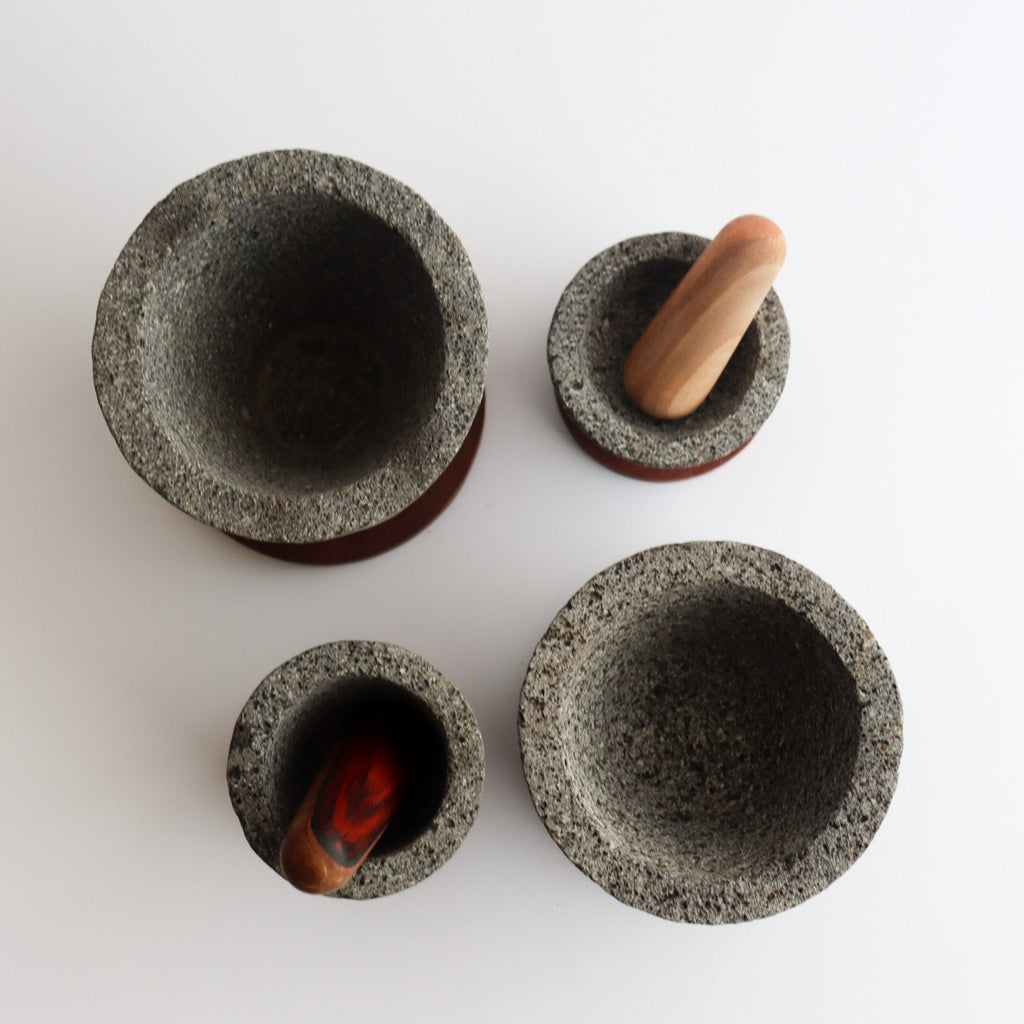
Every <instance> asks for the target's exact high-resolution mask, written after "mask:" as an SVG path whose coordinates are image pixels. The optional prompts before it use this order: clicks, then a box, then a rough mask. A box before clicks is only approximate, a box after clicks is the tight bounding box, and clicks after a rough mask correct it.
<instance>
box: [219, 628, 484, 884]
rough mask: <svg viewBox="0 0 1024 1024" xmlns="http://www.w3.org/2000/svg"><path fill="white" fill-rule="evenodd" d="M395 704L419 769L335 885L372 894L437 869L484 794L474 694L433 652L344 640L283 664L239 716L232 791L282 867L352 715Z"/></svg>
mask: <svg viewBox="0 0 1024 1024" xmlns="http://www.w3.org/2000/svg"><path fill="white" fill-rule="evenodd" d="M367 715H377V716H385V717H386V718H387V719H388V720H389V722H391V723H392V725H393V726H394V728H395V730H396V731H397V733H398V735H399V736H401V738H402V744H403V754H404V755H405V756H406V757H407V758H408V760H409V762H410V764H411V770H410V777H409V778H410V781H409V784H408V786H407V789H406V790H405V791H404V792H403V795H402V798H401V802H400V804H399V806H398V808H397V810H396V811H395V813H394V816H393V817H392V819H391V823H390V825H389V826H388V829H387V831H386V832H385V833H384V835H383V836H382V837H381V839H380V841H379V842H378V843H377V845H376V846H375V847H374V849H373V851H372V852H371V853H370V856H369V858H368V859H367V860H366V861H365V863H364V864H363V866H362V867H361V868H360V869H359V871H358V872H357V873H356V875H355V877H354V878H353V879H352V880H351V882H349V883H348V885H346V886H345V888H344V889H341V890H340V891H338V892H334V893H331V894H330V895H331V896H335V897H340V898H343V899H372V898H374V897H377V896H386V895H388V894H390V893H394V892H398V891H399V890H401V889H406V888H408V887H409V886H411V885H415V884H416V883H417V882H420V881H422V880H423V879H424V878H426V877H427V876H428V875H430V874H432V873H433V872H434V871H436V870H437V868H439V867H440V866H441V865H442V864H443V863H444V862H445V861H446V860H448V858H449V857H451V855H452V854H453V853H454V852H455V850H456V849H457V848H458V846H459V844H460V843H461V842H462V840H463V839H464V838H465V836H466V834H467V833H468V832H469V829H470V826H471V825H472V824H473V821H474V819H475V818H476V813H477V810H478V808H479V805H480V791H481V789H482V787H483V779H484V749H483V740H482V738H481V736H480V730H479V728H478V727H477V723H476V719H475V718H474V716H473V712H472V711H471V710H470V708H469V705H468V704H467V703H466V702H465V700H464V699H463V697H462V695H461V694H460V693H459V692H458V690H456V689H455V687H454V686H453V685H452V684H451V683H450V682H449V681H448V680H447V679H446V678H445V677H444V676H443V675H442V674H441V673H440V672H439V671H438V670H437V669H436V668H434V667H433V666H432V665H430V664H429V663H428V662H426V661H424V659H423V658H421V657H419V656H418V655H416V654H413V653H412V652H410V651H407V650H405V649H403V648H401V647H397V646H395V645H393V644H386V643H373V642H369V641H341V642H338V643H331V644H325V645H324V646H322V647H315V648H313V649H312V650H308V651H306V652H304V653H303V654H300V655H298V656H297V657H295V658H292V659H291V660H290V661H287V662H285V663H284V664H283V665H281V666H280V667H278V668H277V669H275V670H274V671H273V672H271V674H270V675H269V676H267V678H266V679H264V680H263V682H262V683H260V685H259V686H258V687H257V688H256V690H255V691H254V692H253V694H252V696H251V697H250V698H249V700H248V701H247V702H246V704H245V706H244V707H243V708H242V712H241V714H240V715H239V716H238V721H237V723H236V724H235V730H234V734H233V736H232V738H231V748H230V751H229V753H228V767H227V779H228V790H229V792H230V794H231V803H232V806H233V807H234V809H235V813H236V814H237V815H238V819H239V821H240V822H241V824H242V830H243V832H244V833H245V837H246V839H247V840H248V841H249V845H250V846H251V847H252V848H253V850H255V851H256V853H257V854H259V856H260V857H261V858H262V859H263V860H264V861H265V862H266V863H267V864H268V865H270V867H272V868H273V869H274V870H275V871H277V872H278V874H282V872H281V865H280V849H281V842H282V840H283V839H284V836H285V833H286V832H287V830H288V826H289V824H290V822H291V820H292V818H293V816H294V815H295V812H296V809H297V808H298V806H299V804H300V803H301V801H302V798H303V796H304V794H305V793H306V791H307V789H308V788H309V785H310V783H311V781H312V779H313V777H314V775H315V774H316V772H317V769H318V768H319V766H320V765H321V763H322V762H323V760H324V758H325V757H326V755H327V754H328V752H329V751H330V749H331V747H332V746H333V745H334V744H335V743H336V742H337V740H338V738H339V736H340V735H342V734H343V733H344V730H345V728H346V726H347V723H350V722H352V721H358V720H360V719H364V718H365V717H366V716H367Z"/></svg>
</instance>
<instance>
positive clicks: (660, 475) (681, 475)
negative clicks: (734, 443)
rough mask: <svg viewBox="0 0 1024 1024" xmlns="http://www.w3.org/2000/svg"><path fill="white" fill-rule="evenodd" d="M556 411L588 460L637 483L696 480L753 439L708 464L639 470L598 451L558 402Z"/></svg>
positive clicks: (642, 468) (627, 461)
mask: <svg viewBox="0 0 1024 1024" xmlns="http://www.w3.org/2000/svg"><path fill="white" fill-rule="evenodd" d="M557 405H558V411H559V412H560V413H561V414H562V419H563V420H564V421H565V425H566V426H567V427H568V428H569V433H570V434H572V436H573V439H574V440H575V441H576V443H577V444H578V445H579V446H580V447H581V448H582V449H583V450H584V451H585V452H586V453H587V454H588V455H589V456H590V457H591V458H592V459H596V460H597V461H598V462H600V463H601V465H602V466H607V468H608V469H613V470H615V472H616V473H622V474H623V475H624V476H631V477H635V478H636V479H637V480H655V481H661V482H666V481H669V480H685V479H687V478H688V477H691V476H700V475H701V474H702V473H707V472H709V471H710V470H712V469H717V468H718V467H719V466H721V465H722V463H724V462H728V461H729V460H730V459H731V458H732V457H733V456H734V455H738V454H739V453H740V452H741V451H743V449H744V448H746V447H747V445H748V444H750V442H751V441H753V440H754V438H753V437H749V438H747V440H746V441H744V442H743V444H741V445H740V446H739V448H736V449H735V450H733V451H731V452H729V454H728V455H723V456H722V457H721V458H720V459H712V461H711V462H704V463H701V465H699V466H684V467H682V468H681V469H677V468H674V467H672V468H668V469H661V468H657V467H654V466H641V465H638V464H637V463H635V462H630V461H629V460H628V459H624V458H622V456H621V455H614V454H612V452H610V451H608V450H607V449H606V448H602V447H601V446H600V445H599V444H597V443H596V442H595V441H594V440H593V439H592V438H591V437H589V436H588V435H587V434H585V433H584V432H583V431H582V430H580V428H579V427H578V426H577V425H576V422H575V420H573V418H572V416H571V415H570V414H569V411H568V409H566V408H565V406H564V405H562V403H561V402H557Z"/></svg>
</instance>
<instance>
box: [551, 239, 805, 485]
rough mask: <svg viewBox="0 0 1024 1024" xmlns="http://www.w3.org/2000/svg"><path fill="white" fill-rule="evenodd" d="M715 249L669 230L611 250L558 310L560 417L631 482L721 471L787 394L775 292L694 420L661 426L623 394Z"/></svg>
mask: <svg viewBox="0 0 1024 1024" xmlns="http://www.w3.org/2000/svg"><path fill="white" fill-rule="evenodd" d="M708 242H709V239H707V238H700V237H698V236H696V235H685V234H680V233H677V232H669V233H664V234H658V235H641V236H639V237H637V238H630V239H627V240H626V241H624V242H620V243H618V244H617V245H613V246H612V247H611V248H609V249H606V250H605V251H604V252H602V253H599V254H598V255H597V256H595V257H594V258H593V259H592V260H590V262H589V263H587V264H586V265H585V266H584V267H583V268H582V269H581V270H580V272H579V273H578V274H577V275H576V276H575V277H574V278H573V279H572V281H571V282H570V283H569V286H568V287H567V288H566V289H565V291H564V292H563V293H562V297H561V299H560V300H559V302H558V306H557V307H556V309H555V315H554V318H553V319H552V322H551V329H550V331H549V333H548V365H549V368H550V371H551V381H552V383H553V384H554V388H555V395H556V398H557V400H558V407H559V410H560V412H561V413H562V417H563V419H564V420H565V422H566V424H567V426H568V427H569V429H570V431H571V432H572V434H573V436H574V437H575V438H576V440H577V441H578V442H579V443H580V445H581V446H582V447H583V448H584V449H585V450H586V451H587V452H588V453H589V454H590V455H592V456H594V458H596V459H598V461H600V462H602V463H604V464H605V465H608V466H610V467H611V468H613V469H616V470H618V471H619V472H622V473H627V474H628V475H630V476H638V477H641V478H643V479H649V480H676V479H680V478H682V477H686V476H692V475H695V474H696V473H700V472H704V471H706V470H709V469H712V468H714V467H715V466H718V465H720V464H721V463H722V462H724V461H725V460H726V459H728V458H730V457H731V456H732V455H735V454H736V453H737V452H738V451H739V450H740V449H741V448H743V447H744V445H746V444H747V443H748V442H749V441H750V440H751V438H752V437H753V436H754V434H755V433H756V432H757V430H758V429H759V427H760V426H761V424H762V423H764V421H765V420H766V419H767V418H768V415H769V414H770V413H771V411H772V409H773V408H774V407H775V404H776V402H777V401H778V400H779V396H780V395H781V394H782V388H783V385H784V384H785V382H786V372H787V369H788V367H789V326H788V324H787V321H786V316H785V313H784V312H783V309H782V303H781V302H780V301H779V297H778V295H776V293H775V291H774V289H773V290H772V291H770V292H769V293H768V296H767V297H766V298H765V300H764V302H763V303H762V304H761V308H760V310H759V311H758V313H757V316H756V317H755V318H754V321H753V323H752V324H751V325H750V328H749V329H748V330H747V332H746V334H744V336H743V339H742V340H741V341H740V344H739V346H738V347H737V349H736V351H735V352H734V353H733V355H732V358H731V359H730V360H729V363H728V365H727V366H726V368H725V370H724V371H723V373H722V375H721V377H719V379H718V382H717V383H716V384H715V386H714V388H713V389H712V390H711V393H710V394H709V395H708V397H707V398H706V399H705V400H704V402H703V403H702V404H701V405H700V406H699V407H698V408H697V409H696V410H695V411H694V412H692V413H691V414H690V415H689V416H684V417H682V418H681V419H677V420H661V419H656V418H654V417H652V416H648V415H647V414H646V413H644V412H641V411H640V410H639V409H638V408H637V407H636V406H635V405H633V403H632V402H631V401H630V399H629V397H628V395H627V394H626V389H625V386H624V385H623V382H622V372H623V366H624V365H625V362H626V356H627V355H629V352H630V350H631V349H632V348H633V346H634V345H635V344H636V342H637V341H638V340H639V338H640V335H641V334H643V332H644V329H645V328H646V327H647V325H648V324H649V323H650V322H651V320H652V319H653V318H654V315H655V313H657V312H658V310H659V309H660V308H661V307H662V306H663V305H664V303H665V300H666V299H667V298H668V297H669V295H670V294H671V293H672V291H673V289H674V288H675V287H676V285H678V284H679V282H680V281H681V280H682V278H683V276H684V274H685V273H686V271H687V270H689V268H690V267H691V266H692V265H693V264H694V262H695V261H696V259H697V257H698V256H699V255H700V253H701V252H702V251H703V249H704V248H705V246H707V244H708Z"/></svg>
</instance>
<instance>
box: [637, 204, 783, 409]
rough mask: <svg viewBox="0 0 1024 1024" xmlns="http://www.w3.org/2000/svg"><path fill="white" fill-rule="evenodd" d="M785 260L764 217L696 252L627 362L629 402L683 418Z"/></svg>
mask: <svg viewBox="0 0 1024 1024" xmlns="http://www.w3.org/2000/svg"><path fill="white" fill-rule="evenodd" d="M785 258H786V239H785V238H784V237H783V234H782V231H781V230H779V228H778V226H777V225H775V224H774V223H772V221H770V220H768V219H767V218H766V217H758V216H755V215H753V214H749V215H747V216H744V217H737V218H736V220H733V221H730V222H729V223H728V224H726V225H725V227H724V228H722V230H721V231H719V233H718V234H717V235H716V236H715V237H714V238H713V239H712V240H711V242H710V243H708V246H707V248H705V249H704V251H703V252H702V253H701V254H700V256H698V257H697V260H696V262H695V263H694V264H693V266H692V267H691V268H690V269H689V270H688V271H687V272H686V274H685V275H684V276H683V279H682V281H680V282H679V284H678V285H677V286H676V288H675V290H674V291H673V292H672V294H671V295H670V296H669V297H668V300H667V301H666V302H665V304H664V305H663V306H662V307H661V309H660V310H659V311H658V313H657V314H656V315H655V317H654V319H653V320H652V321H651V322H650V324H649V325H648V327H647V330H645V331H644V333H643V334H642V335H641V336H640V340H639V341H638V342H637V343H636V345H635V346H634V347H633V350H632V351H631V352H630V353H629V356H628V357H627V359H626V365H625V369H624V371H623V381H624V383H625V385H626V393H627V394H628V395H629V398H630V400H631V401H632V402H633V404H634V405H636V406H637V407H638V408H639V409H641V410H642V411H643V412H645V413H647V414H648V415H649V416H654V417H656V418H658V419H678V418H679V417H681V416H688V415H689V414H690V413H691V412H693V411H694V409H696V408H697V407H698V406H699V405H700V404H701V402H703V401H704V399H705V398H707V396H708V394H709V393H710V392H711V389H712V388H713V387H714V386H715V381H717V380H718V378H719V377H720V376H721V374H722V371H723V370H724V369H725V366H726V364H727V363H728V362H729V359H730V358H731V356H732V354H733V352H734V351H735V350H736V346H737V345H739V343H740V340H741V339H742V338H743V334H744V332H745V331H746V330H747V328H748V327H749V326H750V324H751V321H752V320H753V319H754V317H755V315H756V314H757V311H758V308H759V307H760V305H761V303H762V302H763V301H764V297H765V296H766V295H767V294H768V291H769V289H770V288H771V286H772V282H773V281H774V280H775V275H776V274H777V273H778V272H779V268H780V267H781V266H782V263H783V260H784V259H785Z"/></svg>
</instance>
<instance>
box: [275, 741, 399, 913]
mask: <svg viewBox="0 0 1024 1024" xmlns="http://www.w3.org/2000/svg"><path fill="white" fill-rule="evenodd" d="M404 775H405V771H404V767H403V765H402V762H401V759H400V757H399V755H398V753H397V751H396V750H395V747H394V744H393V742H392V740H391V738H390V736H389V734H388V730H387V728H386V727H385V725H384V724H383V723H380V722H369V723H366V724H364V725H363V726H361V727H360V728H359V729H357V730H356V731H354V732H353V734H352V735H351V736H350V737H348V738H347V739H346V740H344V741H343V742H342V743H340V744H339V745H338V746H337V747H335V748H334V750H333V751H332V752H331V754H330V756H329V757H328V758H327V759H326V760H325V761H324V763H323V766H322V767H321V768H320V771H319V772H318V773H317V775H316V778H315V779H314V780H313V784H312V785H311V786H310V787H309V790H308V791H307V793H306V796H305V798H304V799H303V801H302V803H301V804H300V805H299V809H298V811H297V812H296V814H295V817H294V818H293V819H292V823H291V825H290V827H289V829H288V832H287V834H286V835H285V837H284V841H283V842H282V843H281V871H282V873H283V874H284V876H285V878H287V879H288V881H289V882H291V883H292V885H294V886H295V887H296V888H297V889H301V890H302V891H303V892H309V893H319V894H324V893H329V892H336V891H337V890H338V889H341V888H342V887H343V886H345V885H347V884H348V882H349V881H350V880H351V878H352V876H353V875H354V874H355V873H356V871H358V870H359V868H360V866H361V865H362V863H363V861H364V860H366V858H367V856H368V855H369V853H370V851H371V850H372V849H373V847H374V846H375V845H376V843H377V841H378V840H379V839H380V837H381V836H382V835H383V834H384V830H385V829H386V828H387V826H388V823H389V822H390V820H391V817H392V815H393V814H394V811H395V808H396V806H397V805H398V801H399V798H400V796H401V789H402V783H403V781H404Z"/></svg>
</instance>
